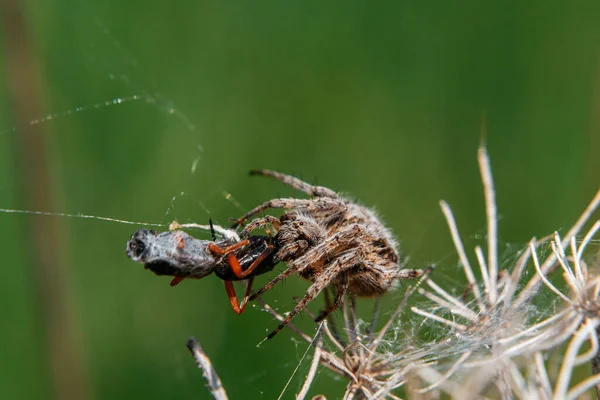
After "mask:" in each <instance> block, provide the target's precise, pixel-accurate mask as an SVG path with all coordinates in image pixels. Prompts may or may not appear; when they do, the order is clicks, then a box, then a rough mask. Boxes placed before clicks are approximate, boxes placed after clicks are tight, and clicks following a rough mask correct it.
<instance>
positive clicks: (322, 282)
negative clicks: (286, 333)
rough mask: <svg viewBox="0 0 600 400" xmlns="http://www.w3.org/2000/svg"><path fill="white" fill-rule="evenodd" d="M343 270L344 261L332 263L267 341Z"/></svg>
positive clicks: (270, 334)
mask: <svg viewBox="0 0 600 400" xmlns="http://www.w3.org/2000/svg"><path fill="white" fill-rule="evenodd" d="M343 268H344V261H343V260H342V259H337V260H336V261H334V262H333V263H332V264H331V265H330V266H329V267H328V268H327V269H326V270H324V271H323V273H322V274H321V275H319V276H318V277H317V279H315V282H314V283H313V284H312V285H311V286H310V287H309V288H308V289H307V290H306V294H305V295H304V297H303V298H302V299H301V300H300V301H299V302H298V304H296V307H294V309H293V310H292V311H290V312H289V313H288V314H287V316H286V317H285V319H284V320H283V321H282V322H281V324H280V325H279V326H278V327H277V328H276V329H275V330H274V331H273V332H271V333H269V335H268V336H267V339H272V338H273V337H274V336H275V335H277V334H278V333H279V332H280V331H281V330H282V329H283V328H285V326H286V325H287V324H289V323H290V321H291V320H292V319H293V318H294V317H295V316H296V314H298V313H299V312H300V311H302V310H303V309H304V307H306V305H307V304H308V303H310V302H311V301H312V300H313V299H314V298H315V297H317V295H318V294H319V293H320V292H321V290H323V289H324V288H325V287H327V285H329V283H331V281H332V280H333V279H334V278H335V277H336V276H337V274H338V273H339V272H340V271H342V269H343Z"/></svg>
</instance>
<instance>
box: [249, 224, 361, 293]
mask: <svg viewBox="0 0 600 400" xmlns="http://www.w3.org/2000/svg"><path fill="white" fill-rule="evenodd" d="M359 232H360V227H358V226H356V225H352V226H350V227H348V228H345V229H344V230H342V231H340V232H338V233H336V234H335V235H333V236H332V237H330V238H329V239H327V240H325V241H323V242H322V243H320V244H318V245H317V246H315V247H313V248H312V249H310V250H308V251H307V252H306V254H304V255H303V256H302V257H300V258H298V259H296V260H294V261H292V262H288V267H287V269H286V270H285V271H283V272H282V273H280V274H279V275H277V276H276V277H275V278H273V279H272V280H271V281H270V282H269V283H267V284H266V285H265V286H263V287H262V288H260V289H259V290H258V291H257V292H256V293H254V294H253V295H252V296H250V300H254V299H256V298H257V297H259V296H260V295H261V294H263V293H264V292H266V291H267V290H270V289H271V288H272V287H273V286H275V285H276V284H278V283H279V282H281V281H282V280H283V279H285V278H287V277H288V276H290V275H292V274H294V273H296V272H301V271H302V270H304V269H306V268H308V267H309V266H310V265H312V264H314V263H316V262H317V261H320V260H322V259H324V258H327V257H329V256H330V255H332V254H334V253H335V252H337V251H339V250H340V248H348V247H349V246H350V245H351V244H352V243H353V242H352V240H353V239H354V238H355V237H356V236H357V234H358V233H359ZM278 255H279V254H277V255H276V257H277V258H279V257H278Z"/></svg>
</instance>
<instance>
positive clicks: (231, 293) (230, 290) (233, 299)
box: [223, 278, 254, 315]
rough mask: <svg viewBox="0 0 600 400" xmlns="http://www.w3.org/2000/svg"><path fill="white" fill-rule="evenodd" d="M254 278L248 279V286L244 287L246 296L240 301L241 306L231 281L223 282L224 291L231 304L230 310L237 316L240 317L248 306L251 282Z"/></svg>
mask: <svg viewBox="0 0 600 400" xmlns="http://www.w3.org/2000/svg"><path fill="white" fill-rule="evenodd" d="M253 281H254V278H250V279H249V280H248V286H247V287H246V294H245V295H244V299H243V300H242V304H241V305H240V303H239V302H238V298H237V294H236V293H235V287H234V286H233V282H231V281H223V282H224V283H225V291H226V292H227V296H228V297H229V302H230V303H231V308H233V311H235V313H236V314H237V315H240V314H241V313H243V312H244V309H245V308H246V306H247V305H248V298H249V297H250V291H251V290H252V282H253Z"/></svg>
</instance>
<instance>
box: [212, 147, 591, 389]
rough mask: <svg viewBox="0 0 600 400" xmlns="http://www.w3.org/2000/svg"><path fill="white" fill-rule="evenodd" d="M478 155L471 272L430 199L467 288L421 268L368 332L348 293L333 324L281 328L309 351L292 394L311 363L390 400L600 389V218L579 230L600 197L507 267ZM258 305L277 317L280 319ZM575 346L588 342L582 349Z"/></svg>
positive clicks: (484, 161) (482, 156) (453, 228)
mask: <svg viewBox="0 0 600 400" xmlns="http://www.w3.org/2000/svg"><path fill="white" fill-rule="evenodd" d="M478 161H479V167H480V170H481V177H482V181H483V186H484V197H485V205H486V215H487V246H486V247H487V249H486V250H484V249H483V248H482V247H480V246H477V247H475V249H474V254H475V259H476V260H477V268H476V269H474V268H473V267H472V265H471V262H470V261H469V257H468V256H467V252H466V250H465V247H464V245H463V242H462V240H461V237H460V234H459V231H458V227H457V223H456V221H455V219H454V216H453V214H452V211H451V209H450V207H449V206H448V204H447V203H446V202H444V201H442V202H441V208H442V212H443V214H444V215H445V217H446V220H447V223H448V226H449V228H450V234H451V236H452V239H453V241H454V245H455V247H456V251H457V253H458V259H459V261H460V266H461V267H462V269H463V271H464V274H465V277H466V280H467V282H468V287H467V290H464V288H456V287H454V288H449V289H445V288H444V287H443V284H442V283H441V282H440V283H437V282H436V280H435V278H436V277H435V274H432V276H431V277H430V276H429V275H430V274H429V273H430V272H431V270H429V271H428V274H426V275H425V276H424V277H422V278H421V280H420V281H419V282H418V284H417V285H415V286H412V287H408V288H407V289H406V292H405V295H404V297H403V298H402V300H401V302H400V304H399V305H398V306H397V308H396V310H395V311H394V312H392V313H391V314H390V316H389V318H388V319H387V320H386V321H385V323H384V324H383V327H382V328H381V329H379V330H376V326H377V318H378V316H379V314H380V310H379V307H377V309H376V311H375V312H374V313H373V316H372V320H371V321H370V322H368V323H367V322H364V321H361V320H360V319H359V318H358V317H357V315H356V307H355V299H354V298H352V297H349V296H348V297H346V300H345V301H344V304H343V309H342V320H343V324H342V326H341V328H340V327H338V326H336V325H337V324H336V323H335V321H334V320H333V319H332V318H328V319H327V320H326V321H322V322H320V323H319V324H318V325H317V330H316V333H315V334H314V335H309V334H307V333H305V332H303V331H301V330H299V329H298V328H297V327H296V326H294V325H292V324H290V325H289V326H288V328H289V329H291V330H292V331H294V332H295V333H296V334H298V335H299V336H300V337H301V338H302V339H304V340H305V341H306V342H307V343H309V344H310V346H309V349H310V348H312V349H314V353H313V359H312V362H311V365H310V368H309V371H308V374H307V376H306V379H305V383H304V385H303V386H302V389H301V390H300V392H299V393H298V394H297V396H296V398H297V399H304V398H305V397H306V396H307V394H308V392H309V390H310V386H311V383H312V381H313V379H314V377H315V375H316V373H317V371H318V368H319V364H320V365H322V366H324V367H326V368H327V369H328V370H330V371H332V372H333V373H334V374H337V375H339V376H341V377H344V378H345V379H347V381H348V385H347V388H346V391H345V393H344V394H343V398H344V399H386V398H387V399H398V398H400V397H399V396H400V395H401V392H402V390H403V392H404V396H405V397H407V398H438V397H440V396H444V397H451V398H457V399H478V398H502V399H509V398H520V399H563V398H566V399H575V398H580V397H581V396H583V395H584V394H585V393H591V390H592V389H593V388H594V387H595V386H596V385H598V387H600V353H599V345H598V331H597V330H598V327H599V326H600V277H599V276H598V274H597V273H596V271H594V270H593V267H592V266H591V265H588V263H589V256H588V255H587V254H586V247H587V246H588V245H589V244H590V243H591V242H592V241H593V238H594V236H595V235H596V234H597V233H598V231H599V230H600V221H597V222H595V223H594V224H593V225H592V227H591V228H590V229H589V230H588V231H587V233H585V234H584V235H583V236H582V235H580V232H581V231H582V229H583V228H584V226H585V225H586V224H587V223H588V222H589V220H590V218H591V216H592V214H593V213H594V211H595V210H596V209H597V207H598V205H599V203H600V191H598V192H597V193H596V195H595V197H594V198H593V199H592V201H591V203H590V204H589V205H588V207H587V208H586V209H585V210H584V212H583V214H582V215H581V217H580V218H579V219H578V220H577V221H576V222H575V224H574V225H573V227H571V228H570V229H569V231H568V232H567V233H566V234H565V235H564V237H561V236H559V234H558V233H554V234H553V235H550V236H548V237H545V238H542V239H539V240H538V239H536V238H533V239H532V240H531V241H530V242H529V244H528V245H524V246H523V248H522V250H521V251H520V252H519V254H517V257H516V258H515V259H514V261H513V262H506V261H505V260H500V259H499V257H498V239H497V238H498V235H497V225H498V224H497V210H496V203H495V191H494V186H493V180H492V174H491V168H490V162H489V158H488V155H487V152H486V150H485V148H483V147H482V148H480V149H479V152H478ZM578 238H579V239H578ZM475 270H477V271H479V275H480V277H479V278H477V277H476V273H475ZM559 271H560V272H562V273H561V274H558V272H559ZM554 272H556V274H554ZM554 275H560V276H554ZM456 293H458V295H457V294H456ZM326 294H327V293H326ZM413 294H414V296H415V297H417V299H418V300H419V301H420V303H419V306H418V307H417V306H415V307H411V308H410V310H408V309H407V307H406V304H407V300H408V298H409V296H411V295H413ZM419 296H420V297H419ZM258 300H259V301H261V300H260V299H258ZM261 304H263V307H264V309H265V310H267V311H268V312H269V313H271V314H272V315H273V316H274V317H275V318H276V319H278V320H279V321H283V320H284V319H285V317H284V316H282V315H280V314H278V313H277V312H276V311H275V310H273V309H272V308H271V307H269V306H268V305H267V304H265V303H264V302H262V301H261ZM377 304H378V305H379V301H378V302H377ZM410 311H412V314H411V313H410ZM305 312H307V313H308V314H309V315H310V316H311V317H313V318H314V317H315V316H314V315H312V314H311V313H310V312H309V311H308V310H305ZM402 313H405V316H407V317H409V318H412V321H414V320H415V319H416V320H417V323H416V324H414V323H412V322H411V323H410V324H407V323H406V322H402V321H403V320H402V319H400V318H398V317H399V315H401V314H402ZM405 319H406V318H404V320H405ZM421 329H429V331H428V332H429V334H428V335H421V337H423V336H427V337H433V338H432V339H429V340H427V341H424V340H423V339H419V340H420V341H416V340H414V339H413V338H414V337H419V330H421ZM432 332H433V333H435V334H434V335H432V334H431V333H432ZM586 343H589V348H587V349H585V350H583V351H582V348H583V346H584V345H585V344H586ZM398 349H399V350H398ZM307 351H308V350H307ZM303 359H304V357H303ZM303 359H302V360H301V362H302V361H303ZM553 360H554V362H552V361H553ZM582 364H591V367H592V368H591V369H592V370H593V374H592V375H591V376H588V377H587V378H585V379H579V380H577V379H574V378H573V373H574V370H575V369H576V368H577V367H578V366H580V365H582ZM290 379H291V378H290ZM286 388H287V385H286ZM399 388H402V389H400V390H399ZM213 393H214V389H213ZM320 398H323V397H322V396H321V397H320Z"/></svg>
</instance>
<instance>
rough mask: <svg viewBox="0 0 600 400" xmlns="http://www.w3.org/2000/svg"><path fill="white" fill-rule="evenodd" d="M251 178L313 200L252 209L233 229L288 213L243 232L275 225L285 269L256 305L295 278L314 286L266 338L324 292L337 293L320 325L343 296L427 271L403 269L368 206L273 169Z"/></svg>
mask: <svg viewBox="0 0 600 400" xmlns="http://www.w3.org/2000/svg"><path fill="white" fill-rule="evenodd" d="M250 174H251V175H261V176H268V177H272V178H275V179H277V180H279V181H281V182H283V183H284V184H286V185H289V186H291V187H293V188H295V189H297V190H299V191H302V192H304V193H306V194H307V195H309V196H310V197H311V198H309V199H295V198H279V199H273V200H269V201H267V202H265V203H263V204H261V205H260V206H258V207H256V208H254V209H252V210H250V211H249V212H248V213H246V214H245V215H244V216H242V217H241V218H239V219H238V220H236V221H235V223H234V224H233V228H236V227H238V226H239V225H241V224H243V223H244V222H245V221H247V220H248V219H249V218H251V217H253V216H255V215H258V214H259V213H261V212H263V211H265V210H268V209H276V208H279V209H284V210H285V212H284V214H283V215H282V216H281V217H280V218H275V217H273V216H269V215H267V216H264V217H258V218H255V219H254V220H252V221H251V222H250V223H249V224H248V226H246V227H245V228H244V230H243V231H242V232H241V236H242V237H247V236H248V235H249V234H250V233H251V232H252V231H253V230H254V229H257V228H260V227H265V226H271V227H272V228H273V229H274V231H275V232H276V235H275V237H274V240H275V242H276V243H277V247H276V248H275V249H274V253H273V256H272V257H273V260H272V262H274V263H277V262H279V261H283V262H285V263H286V264H287V269H286V270H284V271H283V272H282V273H280V274H279V275H278V276H277V277H275V278H274V279H273V280H271V281H270V282H269V283H267V284H266V285H265V286H264V287H263V288H262V289H260V290H259V291H257V292H256V293H254V294H253V295H252V296H251V297H250V300H253V299H255V298H257V297H258V296H260V295H261V294H263V293H264V292H265V291H267V290H269V289H271V288H272V287H273V286H274V285H276V284H277V283H278V282H281V281H282V280H283V279H285V278H286V277H288V276H290V275H292V274H299V275H300V276H302V277H303V278H305V279H308V280H309V281H311V282H313V284H312V285H311V286H310V287H309V288H308V290H307V291H306V294H305V295H304V297H303V298H302V299H301V300H300V301H299V302H298V303H297V305H296V307H294V309H293V310H292V311H291V312H289V313H288V314H287V316H286V318H285V319H284V320H283V321H282V322H281V324H280V325H279V326H278V327H277V329H275V330H274V331H273V332H271V333H270V334H269V335H268V338H269V339H271V338H272V337H273V336H275V335H276V334H277V333H278V332H279V331H280V330H281V329H283V328H284V327H285V326H286V325H287V324H288V323H289V322H290V321H291V320H292V318H294V316H295V315H296V314H297V313H298V312H300V311H302V310H303V309H304V308H305V307H306V305H307V304H308V303H309V302H310V301H312V300H313V299H314V298H315V297H316V296H317V295H318V294H319V293H320V292H321V291H322V290H323V289H324V288H326V287H328V286H330V285H331V286H334V287H336V288H337V291H336V296H335V299H334V301H333V303H332V304H331V305H329V306H328V307H327V309H326V310H325V311H323V312H322V313H321V314H320V315H319V317H318V320H319V321H320V320H323V319H324V318H326V317H327V316H328V315H329V314H331V313H332V312H333V311H335V310H336V309H337V308H338V307H339V305H340V303H341V302H342V301H343V298H344V295H345V294H346V293H349V294H350V295H352V296H359V297H370V296H377V295H381V294H383V293H386V292H388V291H389V290H391V289H393V288H395V287H396V286H397V284H398V281H399V280H400V279H411V278H416V277H419V276H421V275H423V274H424V272H425V271H424V270H420V269H418V270H409V269H402V265H401V264H400V257H399V255H398V243H397V242H396V240H395V239H394V237H393V235H392V233H391V232H390V230H389V229H388V228H386V227H385V226H384V225H383V224H382V223H381V221H380V220H379V218H378V217H377V215H376V214H375V213H374V212H373V211H372V210H370V209H369V208H367V207H364V206H361V205H359V204H356V203H355V202H353V201H351V200H349V199H347V198H344V197H342V196H340V195H338V194H337V193H336V192H334V191H333V190H331V189H328V188H325V187H322V186H313V185H310V184H308V183H306V182H303V181H301V180H300V179H298V178H295V177H293V176H290V175H286V174H282V173H279V172H275V171H270V170H253V171H250Z"/></svg>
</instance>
